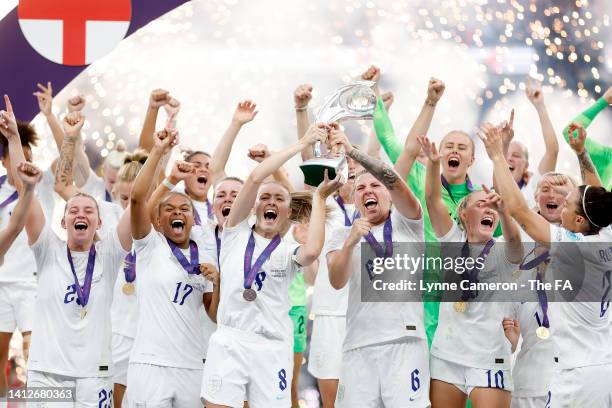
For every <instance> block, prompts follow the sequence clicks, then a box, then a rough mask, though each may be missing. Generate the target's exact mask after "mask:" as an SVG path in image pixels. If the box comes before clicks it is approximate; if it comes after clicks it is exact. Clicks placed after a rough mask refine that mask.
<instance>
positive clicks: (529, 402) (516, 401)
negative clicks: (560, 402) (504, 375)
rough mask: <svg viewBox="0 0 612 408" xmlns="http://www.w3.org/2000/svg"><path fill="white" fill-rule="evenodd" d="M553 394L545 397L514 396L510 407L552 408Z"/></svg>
mask: <svg viewBox="0 0 612 408" xmlns="http://www.w3.org/2000/svg"><path fill="white" fill-rule="evenodd" d="M550 398H551V394H550V391H548V395H546V396H545V397H515V396H514V395H513V396H512V403H511V404H510V408H550Z"/></svg>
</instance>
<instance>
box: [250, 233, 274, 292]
mask: <svg viewBox="0 0 612 408" xmlns="http://www.w3.org/2000/svg"><path fill="white" fill-rule="evenodd" d="M280 243H281V237H280V234H276V235H275V236H274V238H273V239H272V241H270V243H269V244H268V245H267V246H266V247H265V248H264V250H263V251H262V253H261V254H259V256H258V257H257V259H256V260H255V263H254V264H252V263H251V262H252V261H253V252H254V251H255V235H254V234H253V230H251V236H250V237H249V242H248V243H247V247H246V251H245V252H244V288H245V289H250V288H251V285H253V281H254V280H255V276H257V273H258V272H259V269H260V268H261V267H262V265H263V264H264V263H265V262H266V261H267V260H268V259H269V258H270V255H272V252H273V251H274V250H275V249H276V247H277V246H278V245H279V244H280Z"/></svg>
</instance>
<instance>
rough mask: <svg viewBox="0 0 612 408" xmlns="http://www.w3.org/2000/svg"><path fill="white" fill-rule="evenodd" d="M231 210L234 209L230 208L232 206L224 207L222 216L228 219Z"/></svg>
mask: <svg viewBox="0 0 612 408" xmlns="http://www.w3.org/2000/svg"><path fill="white" fill-rule="evenodd" d="M231 209H232V207H230V206H226V207H223V208H222V209H221V214H223V216H224V217H227V216H228V215H229V213H230V211H231Z"/></svg>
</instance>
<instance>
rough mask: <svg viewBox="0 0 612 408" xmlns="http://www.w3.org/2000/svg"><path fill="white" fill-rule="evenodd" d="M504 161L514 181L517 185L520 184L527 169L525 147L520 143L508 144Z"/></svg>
mask: <svg viewBox="0 0 612 408" xmlns="http://www.w3.org/2000/svg"><path fill="white" fill-rule="evenodd" d="M506 161H507V162H508V166H509V167H510V172H511V173H512V177H513V178H514V181H516V182H517V183H518V182H520V181H521V180H522V179H523V177H525V173H526V172H527V167H528V166H529V162H528V161H527V154H526V150H525V147H524V146H523V145H522V144H521V143H520V142H517V141H512V142H510V147H509V148H508V156H507V157H506Z"/></svg>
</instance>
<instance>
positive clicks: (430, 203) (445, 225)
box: [417, 136, 454, 237]
mask: <svg viewBox="0 0 612 408" xmlns="http://www.w3.org/2000/svg"><path fill="white" fill-rule="evenodd" d="M417 141H418V142H419V145H420V146H421V147H422V149H423V152H424V153H425V155H426V156H427V158H428V160H427V173H426V175H425V204H426V205H427V212H428V214H429V219H430V221H431V226H432V227H433V230H434V233H435V234H436V236H437V237H443V236H444V235H446V234H447V233H448V231H450V229H451V228H452V227H453V223H454V221H453V219H452V218H451V216H450V215H449V213H448V208H446V205H445V204H444V201H442V183H441V182H440V157H441V156H440V153H439V152H438V149H437V148H436V144H435V143H434V142H431V141H430V140H429V139H428V138H427V137H426V136H418V137H417Z"/></svg>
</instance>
